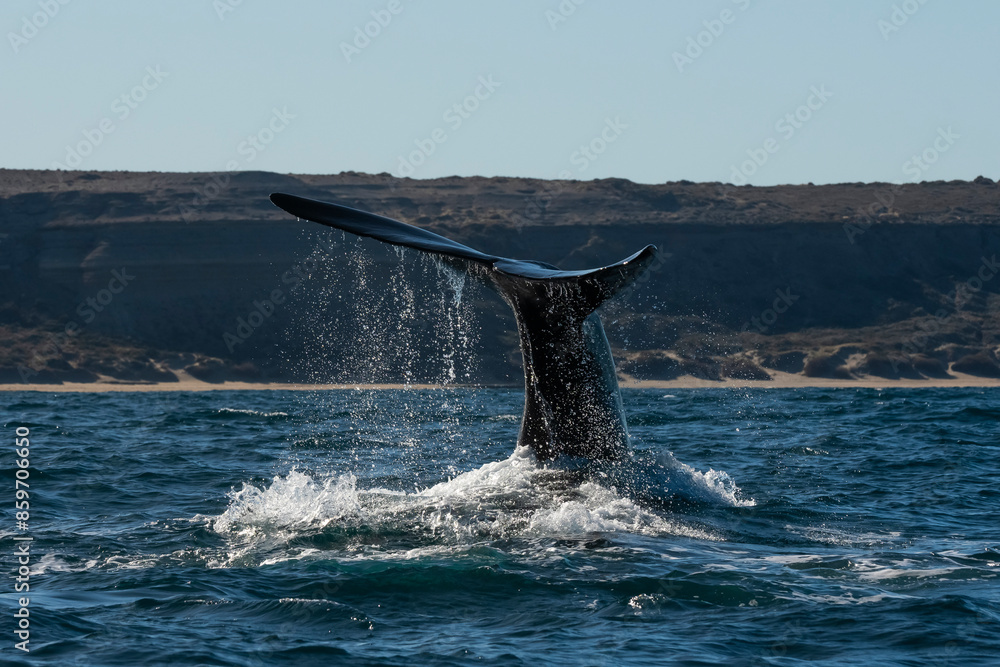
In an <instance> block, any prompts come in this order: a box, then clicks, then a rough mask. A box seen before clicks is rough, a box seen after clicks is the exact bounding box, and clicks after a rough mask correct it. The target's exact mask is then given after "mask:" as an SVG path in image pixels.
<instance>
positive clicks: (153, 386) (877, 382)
mask: <svg viewBox="0 0 1000 667" xmlns="http://www.w3.org/2000/svg"><path fill="white" fill-rule="evenodd" d="M770 372H771V374H772V376H773V379H772V380H734V379H725V380H720V381H714V380H704V379H701V378H695V377H691V376H684V377H680V378H677V379H675V380H642V381H639V380H632V379H629V378H627V377H626V378H623V379H622V380H621V381H620V385H621V387H622V389H708V388H725V389H804V388H810V387H830V388H835V387H836V388H850V387H853V388H866V389H882V388H889V387H903V388H927V389H930V388H937V387H940V388H945V387H956V388H958V387H1000V379H997V378H983V377H977V376H974V375H966V374H963V373H956V372H952V377H950V378H935V379H926V380H913V379H898V380H893V379H886V378H879V377H874V376H868V377H861V378H858V379H855V380H843V379H836V378H813V377H806V376H804V375H801V374H796V373H781V372H778V371H770ZM185 375H186V374H185ZM467 386H470V385H461V384H454V385H436V384H410V385H406V384H293V383H281V382H202V381H200V380H197V379H195V378H192V377H190V376H188V377H185V378H183V379H181V380H180V381H178V382H122V381H118V380H110V379H109V380H107V381H101V382H65V383H62V384H26V383H25V384H0V391H44V392H81V393H90V392H107V391H262V390H286V391H326V390H340V391H346V390H357V391H361V390H379V389H451V388H455V387H467Z"/></svg>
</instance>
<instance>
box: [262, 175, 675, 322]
mask: <svg viewBox="0 0 1000 667" xmlns="http://www.w3.org/2000/svg"><path fill="white" fill-rule="evenodd" d="M271 201H272V202H273V203H274V204H275V206H277V207H278V208H281V209H283V210H285V211H287V212H288V213H291V214H292V215H294V216H296V217H298V218H304V219H306V220H310V221H312V222H318V223H320V224H322V225H326V226H328V227H333V228H335V229H340V230H343V231H345V232H350V233H351V234H355V235H357V236H365V237H368V238H373V239H376V240H378V241H382V242H384V243H389V244H391V245H397V246H403V247H406V248H413V249H415V250H422V251H424V252H429V253H432V254H436V255H441V256H444V257H446V258H450V259H453V260H461V261H464V262H474V263H476V264H479V265H483V266H486V267H492V269H493V270H494V272H495V275H494V276H493V282H494V283H496V286H497V287H499V288H500V289H501V292H502V293H506V292H513V293H514V294H505V295H507V296H514V295H515V294H516V293H518V292H522V291H525V290H528V291H530V292H531V293H532V294H535V295H537V285H534V286H531V285H530V283H531V282H534V281H544V282H550V283H552V284H553V285H556V286H558V285H564V286H567V285H569V284H574V285H576V286H577V287H578V291H579V294H578V295H577V299H575V300H578V299H582V302H581V303H580V304H579V305H580V306H581V307H588V310H587V313H589V312H591V311H593V310H595V309H596V308H598V307H599V306H600V305H601V304H602V303H604V302H605V301H607V300H608V299H610V298H611V297H613V296H615V295H616V294H618V293H619V292H621V291H622V290H623V289H625V288H626V287H628V286H629V285H630V284H631V283H632V282H633V281H634V280H636V278H638V277H639V276H641V275H642V273H643V272H644V271H645V270H646V268H647V267H648V266H649V264H650V263H651V262H652V261H653V260H654V259H655V257H656V247H655V246H652V245H648V246H646V247H645V248H643V249H642V250H640V251H639V252H637V253H635V254H634V255H632V256H630V257H627V258H625V259H623V260H621V261H620V262H616V263H615V264H611V265H610V266H605V267H601V268H598V269H588V270H584V271H562V270H560V269H559V268H557V267H555V266H552V265H551V264H546V263H544V262H536V261H531V260H517V259H508V258H505V257H499V256H497V255H488V254H486V253H483V252H480V251H478V250H475V249H473V248H470V247H468V246H465V245H462V244H461V243H458V242H456V241H452V240H451V239H449V238H446V237H444V236H441V235H439V234H435V233H434V232H430V231H427V230H426V229H421V228H419V227H414V226H413V225H408V224H406V223H405V222H400V221H398V220H393V219H392V218H386V217H383V216H380V215H375V214H374V213H368V212H365V211H359V210H357V209H353V208H349V207H347V206H341V205H340V204H332V203H329V202H322V201H317V200H315V199H307V198H305V197H298V196H295V195H289V194H283V193H279V192H276V193H274V194H272V195H271ZM451 263H452V264H454V263H455V262H451ZM519 279H520V280H519ZM526 283H527V284H526ZM556 291H558V288H557V289H556ZM572 291H577V290H572ZM567 296H568V295H567Z"/></svg>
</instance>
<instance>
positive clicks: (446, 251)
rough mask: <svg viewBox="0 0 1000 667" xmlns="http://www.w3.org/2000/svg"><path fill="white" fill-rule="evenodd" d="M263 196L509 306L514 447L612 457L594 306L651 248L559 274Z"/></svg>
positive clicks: (613, 437) (606, 362)
mask: <svg viewBox="0 0 1000 667" xmlns="http://www.w3.org/2000/svg"><path fill="white" fill-rule="evenodd" d="M271 201H272V202H273V203H274V204H275V205H276V206H278V207H279V208H281V209H284V210H285V211H287V212H288V213H291V214H292V215H294V216H296V217H298V218H305V219H306V220H311V221H313V222H318V223H320V224H323V225H327V226H328V227H334V228H336V229H340V230H343V231H345V232H350V233H351V234H356V235H358V236H366V237H369V238H373V239H377V240H379V241H383V242H385V243H389V244H392V245H398V246H403V247H406V248H413V249H415V250H420V251H423V252H428V253H432V254H434V255H437V256H439V257H441V258H442V259H443V260H445V261H446V262H447V263H449V264H451V265H453V266H456V267H457V268H460V269H464V270H466V271H467V272H468V273H470V274H472V275H475V276H476V277H478V278H481V279H483V280H484V281H485V282H486V283H487V284H488V285H490V286H491V287H494V288H495V289H496V290H497V291H498V292H499V293H500V295H501V296H502V297H503V299H504V300H505V301H506V302H507V303H508V304H509V305H510V307H511V308H512V309H513V311H514V316H515V319H516V320H517V329H518V334H519V336H520V341H521V355H522V358H523V361H524V385H525V404H524V418H523V420H522V422H521V431H520V434H519V436H518V444H520V445H527V446H530V447H531V448H532V449H533V450H534V451H535V454H536V456H537V457H538V458H539V459H545V460H547V459H553V458H556V457H558V456H560V455H569V456H582V457H587V458H591V459H613V458H617V457H620V456H621V455H622V454H623V453H624V452H625V451H626V450H627V447H628V430H627V427H626V425H625V417H624V414H623V410H622V404H621V395H620V393H619V390H618V380H617V375H616V372H615V367H614V361H613V359H612V357H611V348H610V345H609V344H608V340H607V337H606V336H605V334H604V327H603V326H602V324H601V321H600V318H599V317H598V316H597V314H596V313H595V312H594V311H595V310H596V309H597V308H598V307H599V306H600V305H601V304H602V303H604V302H605V301H607V300H608V299H610V298H611V297H613V296H615V295H616V294H619V293H620V292H621V291H622V290H624V289H625V288H627V287H628V286H629V285H630V284H632V283H633V282H634V281H635V280H636V279H637V278H639V277H640V276H641V275H642V274H643V273H644V272H645V270H646V269H647V268H648V267H649V265H650V263H651V262H652V261H653V260H654V259H655V257H656V247H655V246H652V245H648V246H646V247H645V248H643V249H642V250H640V251H639V252H637V253H635V254H634V255H632V256H631V257H627V258H626V259H623V260H622V261H620V262H617V263H615V264H612V265H610V266H605V267H602V268H598V269H590V270H585V271H562V270H560V269H559V268H557V267H555V266H552V265H551V264H546V263H544V262H536V261H531V260H516V259H508V258H505V257H499V256H496V255H489V254H486V253H483V252H480V251H478V250H475V249H473V248H470V247H468V246H465V245H462V244H461V243H458V242H456V241H452V240H451V239H448V238H445V237H443V236H440V235H439V234H435V233H433V232H429V231H427V230H425V229H420V228H419V227H414V226H412V225H408V224H406V223H403V222H399V221H398V220H393V219H391V218H385V217H382V216H380V215H374V214H372V213H366V212H364V211H359V210H357V209H353V208H349V207H346V206H341V205H339V204H331V203H327V202H321V201H316V200H313V199H306V198H304V197H297V196H294V195H288V194H281V193H275V194H272V195H271Z"/></svg>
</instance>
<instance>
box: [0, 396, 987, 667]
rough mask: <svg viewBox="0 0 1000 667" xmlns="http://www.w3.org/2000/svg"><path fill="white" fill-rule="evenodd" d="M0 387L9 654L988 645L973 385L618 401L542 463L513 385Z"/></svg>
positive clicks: (408, 654) (693, 659)
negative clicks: (581, 443)
mask: <svg viewBox="0 0 1000 667" xmlns="http://www.w3.org/2000/svg"><path fill="white" fill-rule="evenodd" d="M2 396H3V402H2V406H3V408H2V420H3V422H4V424H5V432H6V437H7V439H8V441H9V445H10V446H9V447H8V449H7V452H8V453H7V454H5V459H6V462H5V463H4V469H5V470H6V471H7V475H6V478H7V480H8V483H7V484H6V487H7V488H8V491H7V493H8V494H9V496H10V505H9V508H10V509H9V510H8V512H7V514H6V516H7V518H6V519H5V525H3V526H2V527H0V534H2V535H3V538H4V539H3V544H4V545H6V546H5V547H4V552H3V555H2V558H3V562H4V565H5V570H6V571H8V572H11V573H13V572H14V571H15V569H16V563H15V557H14V546H13V544H14V542H13V541H12V537H13V536H15V535H23V534H24V533H21V532H18V531H17V530H16V529H15V524H14V511H13V502H14V490H13V487H14V471H15V464H14V459H15V457H14V453H13V441H14V430H15V427H17V426H19V425H24V426H27V427H29V428H30V429H31V468H30V475H31V477H30V482H31V492H32V497H31V510H32V512H31V519H30V528H29V531H28V534H30V535H31V536H32V537H33V538H34V541H33V542H32V557H31V558H32V565H31V602H30V611H31V639H30V647H31V649H32V650H31V653H30V654H24V653H22V652H20V651H17V650H15V649H14V648H13V644H14V642H15V641H17V638H16V637H15V635H14V634H13V630H14V628H15V624H16V620H15V619H14V617H13V613H14V610H15V609H16V607H17V601H16V595H15V594H14V593H13V579H8V582H9V583H8V584H6V585H5V586H6V590H3V591H2V593H3V595H2V600H3V606H4V613H3V615H4V617H5V620H4V621H0V625H2V627H4V628H5V629H4V632H3V633H2V634H0V637H4V638H5V639H3V645H2V648H0V651H2V658H3V661H4V662H5V663H6V664H23V665H74V664H80V665H201V664H204V665H271V664H276V665H283V664H287V665H338V664H345V665H354V664H357V665H407V666H413V665H439V664H440V665H462V664H471V663H475V664H484V665H520V664H525V665H535V664H554V665H632V664H635V665H653V664H688V665H713V664H735V665H740V664H760V665H769V664H774V665H791V664H799V663H805V662H809V663H815V664H829V665H844V664H858V665H861V664H898V665H927V664H931V665H996V664H1000V658H998V657H997V656H1000V585H998V575H1000V492H998V472H1000V447H998V443H1000V391H997V390H992V389H990V390H982V389H968V390H954V389H949V390H939V389H938V390H935V389H906V390H903V389H899V390H866V389H859V390H856V389H841V390H819V389H805V390H767V391H763V390H762V391H746V390H741V391H734V390H724V389H708V390H669V391H664V390H641V391H638V390H633V391H626V392H624V400H625V404H626V409H627V412H628V417H629V424H630V428H631V431H632V435H633V447H634V450H635V452H634V456H633V457H632V459H630V460H629V461H625V462H622V463H620V464H618V465H614V466H610V465H603V466H597V465H587V464H586V463H585V462H580V461H567V462H562V463H561V464H560V465H558V466H547V467H545V466H540V465H539V464H538V463H537V462H535V461H534V459H533V457H532V456H531V454H530V453H529V452H527V451H522V450H517V451H515V448H514V443H515V442H516V439H517V430H518V426H519V423H520V409H521V401H522V395H521V393H520V392H518V391H508V390H499V389H484V390H468V389H449V390H437V391H377V392H374V391H358V390H351V391H326V392H290V391H260V392H205V393H184V392H170V393H124V394H46V393H27V392H26V393H6V394H3V395H2Z"/></svg>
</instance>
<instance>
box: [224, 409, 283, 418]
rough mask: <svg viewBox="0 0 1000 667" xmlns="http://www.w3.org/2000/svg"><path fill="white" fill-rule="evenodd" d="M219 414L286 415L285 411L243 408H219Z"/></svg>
mask: <svg viewBox="0 0 1000 667" xmlns="http://www.w3.org/2000/svg"><path fill="white" fill-rule="evenodd" d="M219 414H223V415H227V414H228V415H254V416H256V417H287V416H288V413H287V412H262V411H260V410H246V409H244V408H219Z"/></svg>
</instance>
